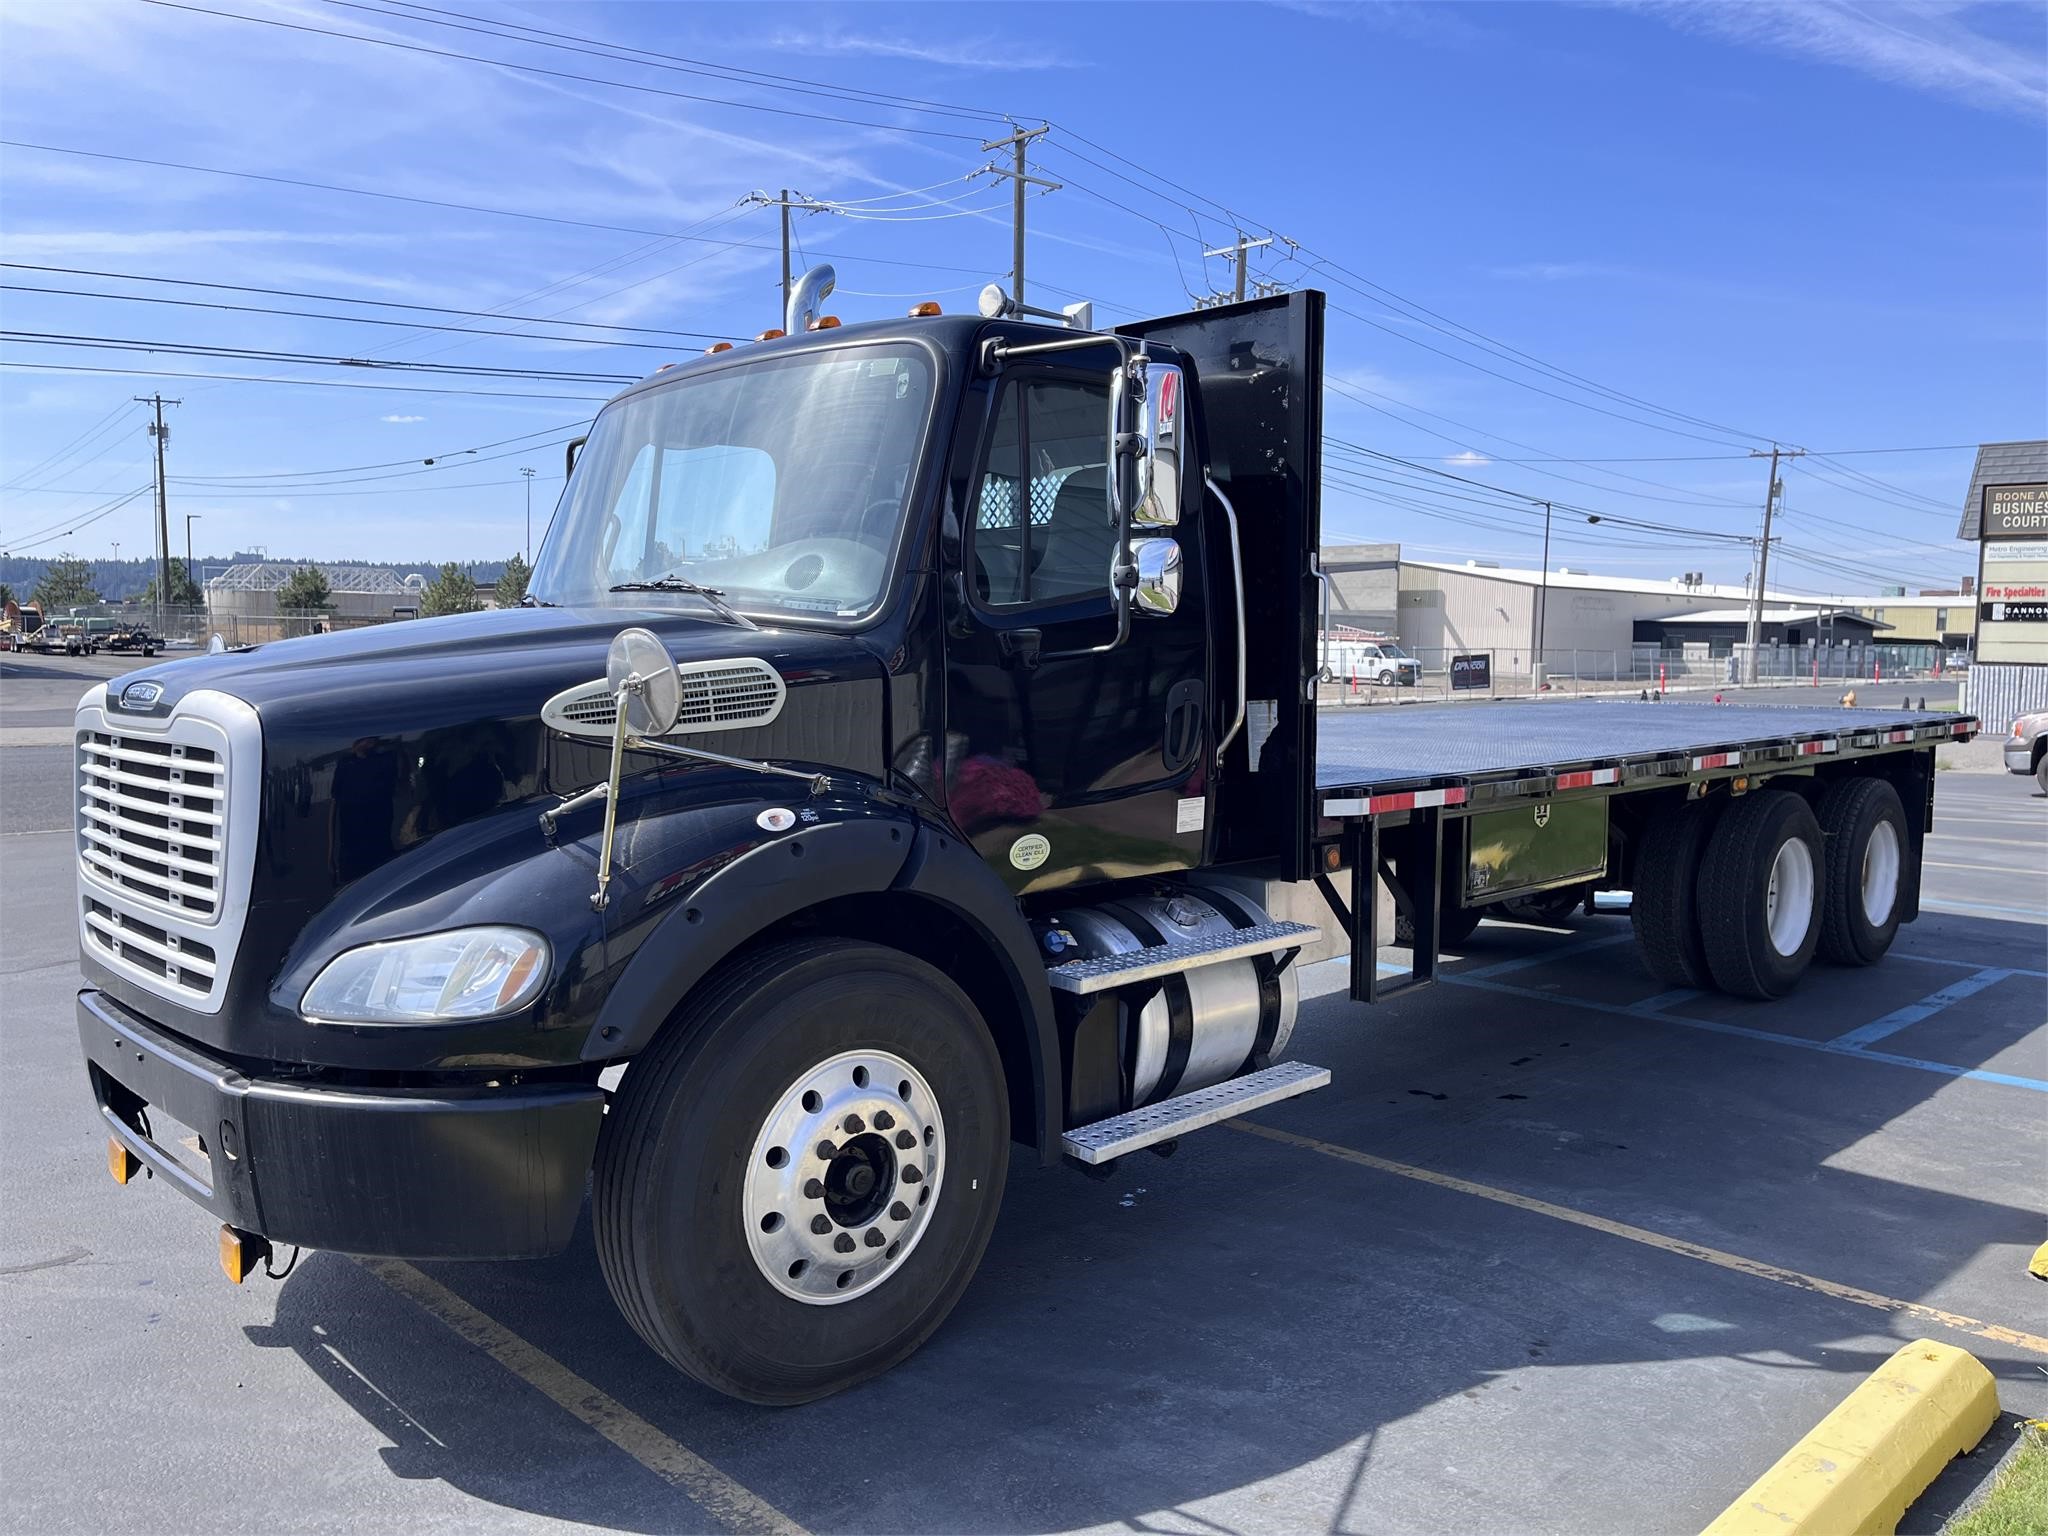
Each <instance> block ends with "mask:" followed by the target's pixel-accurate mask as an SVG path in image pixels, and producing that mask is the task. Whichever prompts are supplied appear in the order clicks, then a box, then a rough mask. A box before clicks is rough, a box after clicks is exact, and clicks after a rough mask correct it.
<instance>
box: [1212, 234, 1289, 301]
mask: <svg viewBox="0 0 2048 1536" xmlns="http://www.w3.org/2000/svg"><path fill="white" fill-rule="evenodd" d="M1272 243H1273V237H1272V236H1271V235H1268V236H1266V237H1265V238H1264V239H1263V240H1247V239H1245V237H1244V231H1243V230H1241V229H1240V230H1239V231H1238V232H1237V243H1236V244H1235V245H1225V246H1219V247H1218V248H1217V249H1215V250H1213V251H1204V252H1202V254H1203V255H1204V256H1229V257H1233V258H1235V260H1236V263H1237V282H1236V283H1235V284H1234V285H1233V287H1232V290H1231V300H1232V302H1233V303H1238V304H1242V303H1243V302H1244V279H1245V258H1246V257H1247V256H1249V255H1250V254H1251V253H1252V252H1253V251H1256V250H1257V249H1258V248H1259V247H1260V246H1262V245H1271V244H1272Z"/></svg>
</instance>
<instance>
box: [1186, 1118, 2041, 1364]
mask: <svg viewBox="0 0 2048 1536" xmlns="http://www.w3.org/2000/svg"><path fill="white" fill-rule="evenodd" d="M1224 1124H1225V1125H1227V1126H1229V1127H1230V1128H1231V1129H1232V1130H1233V1131H1243V1132H1244V1133H1246V1134H1247V1135H1251V1136H1263V1137H1265V1138H1266V1140H1268V1141H1277V1142H1281V1143H1283V1144H1285V1145H1287V1146H1290V1147H1302V1148H1305V1149H1306V1150H1308V1151H1310V1152H1320V1153H1321V1154H1322V1155H1323V1156H1325V1157H1334V1158H1336V1159H1337V1160H1338V1161H1339V1162H1345V1163H1355V1164H1357V1165H1358V1166H1359V1167H1361V1168H1371V1169H1374V1170H1376V1171H1378V1172H1380V1173H1390V1174H1393V1175H1394V1176H1395V1177H1396V1178H1402V1179H1413V1180H1415V1181H1416V1182H1417V1183H1419V1184H1433V1185H1435V1186H1436V1187H1437V1188H1438V1189H1450V1190H1456V1191H1457V1192H1458V1193H1459V1194H1461V1195H1476V1196H1477V1197H1478V1198H1479V1199H1481V1200H1491V1201H1493V1202H1495V1203H1496V1204H1498V1205H1507V1206H1513V1207H1514V1208H1515V1209H1516V1210H1518V1211H1531V1212H1534V1213H1535V1214H1536V1215H1538V1216H1548V1217H1551V1218H1552V1219H1554V1220H1557V1221H1568V1222H1570V1223H1571V1224H1572V1225H1573V1226H1575V1227H1587V1228H1590V1229H1591V1230H1592V1231H1595V1232H1604V1233H1606V1234H1607V1235H1608V1236H1609V1237H1622V1238H1626V1239H1628V1241H1630V1242H1632V1243H1642V1244H1644V1245H1645V1246H1646V1247H1650V1248H1661V1249H1663V1250H1664V1252H1666V1253H1675V1254H1678V1255H1679V1256H1680V1257H1682V1258H1688V1259H1698V1260H1699V1261H1700V1262H1701V1263H1702V1264H1713V1265H1716V1266H1718V1267H1719V1268H1721V1269H1729V1270H1733V1271H1735V1273H1737V1274H1739V1275H1749V1276H1751V1277H1752V1278H1754V1279H1758V1280H1770V1281H1773V1282H1775V1283H1776V1284H1778V1285H1785V1286H1790V1287H1792V1288H1793V1289H1794V1290H1800V1291H1812V1292H1815V1293H1817V1294H1819V1295H1822V1296H1831V1297H1833V1298H1834V1299H1835V1300H1837V1301H1849V1302H1854V1303H1855V1304H1856V1305H1857V1306H1859V1307H1870V1308H1872V1309H1873V1310H1875V1311H1878V1312H1894V1313H1898V1314H1900V1315H1902V1316H1906V1317H1912V1318H1917V1319H1919V1320H1920V1321H1922V1322H1930V1323H1937V1324H1939V1325H1940V1326H1942V1327H1944V1328H1953V1329H1954V1330H1956V1332H1958V1333H1971V1334H1975V1335H1976V1336H1977V1337H1978V1338H1980V1339H1990V1340H1992V1341H1993V1342H1994V1343H1998V1344H2010V1345H2012V1346H2013V1347H2014V1348H2016V1349H2024V1350H2027V1351H2028V1352H2029V1353H2032V1354H2036V1355H2048V1338H2042V1337H2041V1336H2040V1335H2038V1334H2032V1333H2022V1332H2021V1331H2020V1330H2019V1329H2017V1328H2003V1327H2000V1326H1999V1325H1998V1324H1996V1323H1987V1322H1983V1321H1981V1320H1979V1319H1977V1318H1974V1317H1965V1316H1963V1315H1962V1314H1961V1313H1960V1312H1945V1311H1943V1310H1942V1309H1941V1308H1939V1307H1929V1306H1924V1305H1922V1304H1921V1303H1920V1302H1917V1301H1901V1300H1899V1299H1898V1298H1897V1297H1896V1296H1883V1295H1879V1294H1878V1293H1877V1292H1876V1291H1866V1290H1863V1289H1861V1288H1859V1287H1857V1286H1853V1285H1843V1284H1841V1283H1840V1282H1838V1281H1834V1280H1823V1279H1821V1278H1820V1277H1819V1276H1818V1275H1808V1274H1803V1273H1801V1272H1800V1271H1799V1270H1796V1269H1785V1268H1782V1267H1781V1266H1779V1265H1776V1264H1766V1263H1765V1262H1764V1261H1763V1260H1761V1259H1747V1258H1744V1257H1743V1256H1742V1255H1741V1254H1739V1253H1727V1252H1724V1251H1723V1250H1722V1249H1719V1248H1709V1247H1706V1246H1705V1245H1704V1244H1701V1243H1688V1242H1686V1241H1685V1240H1684V1239H1682V1238H1676V1237H1666V1236H1665V1235H1664V1234H1663V1233H1662V1232H1652V1231H1650V1230H1649V1229H1648V1228H1647V1227H1632V1226H1630V1225H1629V1224H1628V1223H1627V1222H1624V1221H1609V1220H1608V1219H1607V1218H1606V1217H1605V1216H1594V1215H1592V1214H1590V1213H1589V1212H1586V1211H1579V1210H1574V1209H1572V1207H1570V1206H1568V1205H1553V1204H1551V1203H1550V1202H1549V1201H1548V1200H1537V1199H1534V1198H1532V1197H1531V1196H1529V1195H1518V1194H1516V1193H1514V1192H1513V1191H1512V1190H1506V1189H1496V1188H1495V1187H1494V1186H1493V1185H1491V1184H1475V1183H1474V1182H1472V1180H1470V1179H1460V1178H1456V1177H1454V1176H1453V1175H1451V1174H1448V1173H1437V1172H1435V1171H1434V1170H1432V1169H1429V1168H1417V1167H1416V1166H1415V1165H1414V1164H1412V1163H1397V1162H1394V1161H1393V1160H1391V1159H1390V1158H1384V1157H1374V1156H1373V1155H1372V1154H1371V1153H1370V1152H1359V1151H1356V1150H1354V1149H1353V1148H1351V1147H1340V1146H1338V1145H1337V1144H1336V1143H1335V1142H1329V1141H1317V1140H1316V1139H1315V1138H1314V1137H1312V1136H1297V1135H1295V1134H1294V1133H1293V1132H1292V1131H1282V1130H1276V1129H1275V1128H1274V1127H1272V1126H1270V1125H1258V1124H1255V1123H1254V1122H1252V1121H1250V1120H1226V1121H1225V1122H1224Z"/></svg>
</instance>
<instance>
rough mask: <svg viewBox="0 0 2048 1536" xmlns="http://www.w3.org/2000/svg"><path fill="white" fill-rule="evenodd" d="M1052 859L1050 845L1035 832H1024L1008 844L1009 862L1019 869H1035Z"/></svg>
mask: <svg viewBox="0 0 2048 1536" xmlns="http://www.w3.org/2000/svg"><path fill="white" fill-rule="evenodd" d="M1050 857H1052V844H1051V843H1049V842H1047V841H1046V840H1045V839H1044V838H1042V837H1040V836H1039V835H1038V834H1037V833H1036V832H1026V833H1025V834H1024V835H1023V836H1022V837H1020V838H1018V839H1017V841H1015V842H1014V843H1012V844H1010V862H1011V863H1012V864H1014V865H1016V866H1017V867H1018V868H1019V869H1036V868H1038V866H1039V865H1041V864H1043V863H1044V862H1045V861H1046V860H1047V859H1048V858H1050Z"/></svg>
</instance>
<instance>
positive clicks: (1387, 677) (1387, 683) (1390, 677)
mask: <svg viewBox="0 0 2048 1536" xmlns="http://www.w3.org/2000/svg"><path fill="white" fill-rule="evenodd" d="M1393 685H1394V674H1393V673H1391V672H1382V673H1381V674H1380V686H1381V687H1382V688H1391V687H1392V686H1393Z"/></svg>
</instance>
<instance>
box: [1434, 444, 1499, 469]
mask: <svg viewBox="0 0 2048 1536" xmlns="http://www.w3.org/2000/svg"><path fill="white" fill-rule="evenodd" d="M1444 462H1445V463H1446V464H1454V465H1456V466H1457V467H1458V468H1460V469H1477V468H1479V466H1480V465H1482V464H1491V463H1492V462H1493V460H1491V459H1489V458H1488V457H1487V456H1486V455H1485V454H1483V453H1474V452H1473V451H1472V450H1471V449H1470V448H1467V449H1466V450H1465V451H1464V452H1463V453H1454V454H1452V455H1451V456H1450V457H1449V458H1448V459H1445V460H1444Z"/></svg>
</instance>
